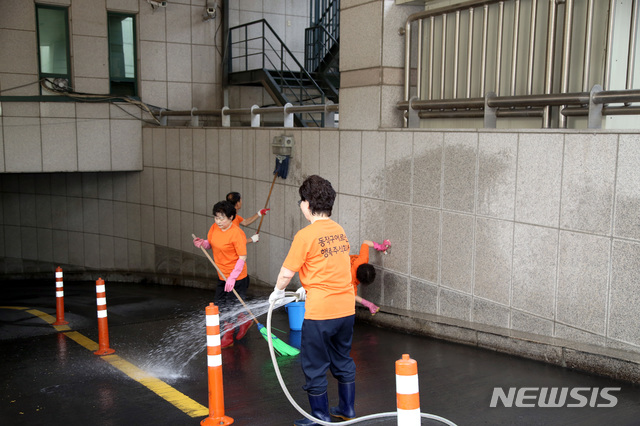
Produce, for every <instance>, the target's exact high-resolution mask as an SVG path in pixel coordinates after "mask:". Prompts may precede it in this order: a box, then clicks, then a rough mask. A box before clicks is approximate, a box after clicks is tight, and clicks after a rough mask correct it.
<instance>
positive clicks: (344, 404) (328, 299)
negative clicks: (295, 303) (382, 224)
mask: <svg viewBox="0 0 640 426" xmlns="http://www.w3.org/2000/svg"><path fill="white" fill-rule="evenodd" d="M298 192H299V193H300V201H299V202H298V204H299V205H300V210H301V211H302V214H303V215H304V217H305V218H306V219H307V220H308V221H309V222H310V225H308V226H306V227H305V228H303V229H301V230H300V231H298V233H297V234H296V235H295V237H294V239H293V242H292V243H291V248H290V249H289V254H288V255H287V257H286V259H285V261H284V263H283V264H282V268H281V270H280V273H279V274H278V280H277V282H276V285H275V288H274V290H273V293H272V294H271V296H269V301H270V302H272V301H276V300H278V299H281V298H282V297H284V289H285V288H286V287H287V285H288V284H289V282H290V281H291V279H292V278H293V276H294V275H295V273H296V272H297V273H298V275H299V277H300V282H301V283H302V287H303V288H304V290H305V292H306V303H305V315H304V322H303V323H302V341H301V346H300V361H301V364H302V371H303V373H304V375H305V378H306V384H305V386H304V387H303V388H304V390H306V391H307V396H308V398H309V405H310V406H311V415H312V416H314V417H315V418H317V419H320V420H323V421H328V422H329V421H331V416H330V413H331V415H335V416H337V417H342V418H353V417H355V412H354V408H353V405H354V401H355V377H356V365H355V363H354V362H353V359H352V358H351V356H350V352H351V341H352V338H353V324H354V318H355V295H354V292H353V286H352V285H351V268H350V261H349V241H348V240H347V236H346V233H345V232H344V229H343V228H342V227H341V226H340V225H338V224H337V223H336V222H334V221H333V220H331V219H330V216H331V211H332V209H333V202H334V200H335V197H336V193H335V191H334V189H333V187H332V186H331V183H330V182H329V181H328V180H326V179H323V178H321V177H320V176H317V175H313V176H310V177H308V178H307V179H306V180H305V181H304V182H303V183H302V185H301V186H300V188H299V190H298ZM327 370H330V371H331V374H332V375H333V377H335V378H336V379H337V380H338V393H339V398H340V406H339V407H335V408H331V412H330V411H329V400H328V397H327V385H328V383H327V377H326V373H327ZM294 424H295V425H298V426H301V425H315V424H317V423H315V422H312V421H311V420H308V419H306V418H303V419H300V420H296V421H295V422H294Z"/></svg>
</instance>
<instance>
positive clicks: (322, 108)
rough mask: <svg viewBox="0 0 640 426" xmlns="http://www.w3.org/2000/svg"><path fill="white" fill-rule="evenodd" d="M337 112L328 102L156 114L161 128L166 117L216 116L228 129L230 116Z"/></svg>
mask: <svg viewBox="0 0 640 426" xmlns="http://www.w3.org/2000/svg"><path fill="white" fill-rule="evenodd" d="M339 110H340V105H339V104H334V103H333V102H331V101H329V102H327V103H325V104H314V105H292V104H286V105H284V106H268V107H260V106H257V105H254V106H252V107H249V108H229V107H224V108H221V109H215V110H198V109H197V108H193V109H191V110H176V111H171V110H161V111H160V112H159V113H158V119H159V121H160V124H161V125H162V126H166V125H167V124H168V123H167V118H168V117H191V118H192V120H193V119H194V118H197V117H202V116H216V117H221V118H222V121H223V124H222V125H223V127H229V126H230V124H231V123H230V120H226V119H227V118H230V117H232V116H241V115H251V116H256V115H258V116H259V115H260V114H283V116H287V115H293V114H296V113H323V114H335V113H338V112H339ZM329 121H331V120H325V121H324V123H323V124H324V125H325V127H326V126H328V127H336V126H335V120H333V121H332V122H329ZM258 122H259V120H258ZM287 122H288V123H290V124H291V125H292V124H293V120H288V119H286V118H285V127H287V126H286V124H287ZM256 124H257V123H254V121H253V120H252V126H255V127H257V126H256ZM198 125H199V122H198V121H197V120H195V121H194V126H198Z"/></svg>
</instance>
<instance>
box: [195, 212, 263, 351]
mask: <svg viewBox="0 0 640 426" xmlns="http://www.w3.org/2000/svg"><path fill="white" fill-rule="evenodd" d="M235 216H236V209H235V208H234V207H233V205H232V204H231V203H230V202H228V201H220V202H218V203H216V204H215V205H214V206H213V217H214V220H215V223H214V224H213V225H211V228H209V233H208V234H207V239H206V240H203V239H201V238H196V239H194V240H193V244H194V245H195V246H196V247H204V248H205V249H211V250H212V251H213V260H214V261H215V262H216V265H218V268H220V271H222V273H223V274H224V276H225V277H227V280H226V281H225V280H224V278H223V277H222V275H220V273H218V284H217V286H216V292H215V295H214V302H215V303H216V304H217V305H219V304H220V303H224V302H225V301H226V300H227V299H230V301H233V302H235V298H234V296H233V295H229V292H231V291H232V290H234V289H235V290H236V291H237V292H238V294H239V295H240V297H242V298H243V299H244V298H245V297H246V294H247V289H248V288H249V276H248V275H247V265H246V260H247V242H246V239H247V238H246V236H245V235H244V232H243V231H242V230H241V229H240V228H239V227H238V226H236V225H234V224H233V219H234V218H235ZM237 323H238V324H240V326H239V327H238V333H237V335H236V339H238V340H240V339H242V338H243V337H244V335H245V334H246V333H247V330H248V329H249V327H251V324H252V323H251V321H249V320H247V318H246V316H244V314H240V316H239V317H238V321H237ZM222 331H223V334H222V338H221V346H222V347H223V348H225V347H228V346H231V345H233V333H234V326H233V324H231V323H226V324H224V325H223V327H222Z"/></svg>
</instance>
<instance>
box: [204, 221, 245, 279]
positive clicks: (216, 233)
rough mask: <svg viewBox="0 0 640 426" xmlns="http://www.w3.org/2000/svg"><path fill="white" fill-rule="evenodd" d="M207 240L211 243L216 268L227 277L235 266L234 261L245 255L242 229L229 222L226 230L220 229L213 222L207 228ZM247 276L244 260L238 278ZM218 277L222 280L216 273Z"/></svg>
mask: <svg viewBox="0 0 640 426" xmlns="http://www.w3.org/2000/svg"><path fill="white" fill-rule="evenodd" d="M207 240H209V244H211V250H212V251H213V260H214V261H215V262H216V265H218V268H220V270H221V271H222V273H224V275H225V277H227V278H228V277H229V274H231V272H232V271H233V268H235V267H236V262H237V261H238V258H239V257H240V256H246V255H247V237H246V236H245V235H244V232H243V231H242V229H240V228H239V227H238V226H236V225H234V224H231V227H230V228H229V229H227V230H226V231H222V230H221V229H220V227H219V226H218V225H216V224H215V223H214V224H213V225H211V228H209V234H208V235H207ZM246 276H247V263H246V262H245V264H244V266H243V267H242V272H241V273H240V275H238V279H239V280H241V279H242V278H244V277H246ZM218 278H220V279H221V280H223V279H224V278H222V277H221V276H220V273H218Z"/></svg>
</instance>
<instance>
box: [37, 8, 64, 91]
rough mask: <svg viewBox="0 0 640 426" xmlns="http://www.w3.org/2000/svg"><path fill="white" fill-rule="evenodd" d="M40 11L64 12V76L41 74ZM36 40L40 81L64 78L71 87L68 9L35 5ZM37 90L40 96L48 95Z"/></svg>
mask: <svg viewBox="0 0 640 426" xmlns="http://www.w3.org/2000/svg"><path fill="white" fill-rule="evenodd" d="M41 9H49V10H59V11H62V12H64V25H65V28H64V30H65V47H66V52H65V53H66V57H67V72H66V74H59V73H47V72H42V58H41V55H40V50H41V44H40V13H39V11H40V10H41ZM36 38H37V50H38V77H39V78H40V79H41V80H42V79H44V78H47V79H56V78H64V79H66V80H67V81H68V82H69V88H71V87H73V85H72V80H71V35H70V32H69V7H65V6H54V5H49V4H39V3H36ZM39 90H40V95H43V94H44V95H47V94H48V92H45V93H43V90H42V86H40V87H39Z"/></svg>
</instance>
